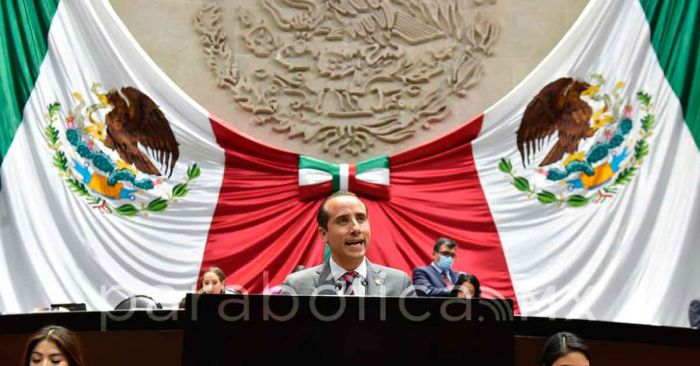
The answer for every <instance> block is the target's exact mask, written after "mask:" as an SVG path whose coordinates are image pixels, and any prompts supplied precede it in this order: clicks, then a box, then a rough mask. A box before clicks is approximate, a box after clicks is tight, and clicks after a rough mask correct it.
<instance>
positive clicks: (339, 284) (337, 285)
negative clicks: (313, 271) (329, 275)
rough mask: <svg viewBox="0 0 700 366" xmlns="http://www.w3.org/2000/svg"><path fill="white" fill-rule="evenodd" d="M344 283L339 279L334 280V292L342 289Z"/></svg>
mask: <svg viewBox="0 0 700 366" xmlns="http://www.w3.org/2000/svg"><path fill="white" fill-rule="evenodd" d="M344 284H345V282H343V281H341V280H340V279H337V280H335V291H336V292H338V291H341V290H342V289H343V285H344Z"/></svg>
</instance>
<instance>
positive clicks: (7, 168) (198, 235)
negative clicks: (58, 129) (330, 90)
mask: <svg viewBox="0 0 700 366" xmlns="http://www.w3.org/2000/svg"><path fill="white" fill-rule="evenodd" d="M93 82H99V83H101V84H102V85H103V88H104V89H105V90H109V89H111V88H119V87H122V86H127V85H128V86H134V87H136V88H137V89H139V90H141V91H142V92H144V93H145V94H147V95H148V96H150V97H151V99H153V100H154V101H155V102H156V104H158V105H159V107H160V109H161V110H162V111H163V113H164V114H165V116H166V118H167V119H168V120H169V121H170V126H171V128H172V130H173V132H174V134H175V136H176V138H177V141H178V143H179V151H180V159H179V161H178V164H177V165H176V166H175V169H174V172H173V174H172V178H171V179H170V181H171V182H172V184H173V185H174V184H175V183H177V182H180V181H182V180H184V179H185V178H186V176H187V168H188V165H191V164H194V163H197V164H198V166H199V167H200V168H201V176H200V177H199V178H197V179H196V180H195V181H193V182H192V184H191V186H190V190H189V193H188V194H187V195H186V197H183V198H182V199H178V200H177V201H176V202H175V201H171V202H170V204H169V207H168V208H167V209H166V210H165V211H164V212H155V213H151V214H149V215H148V217H144V216H142V215H139V216H137V217H131V218H127V217H121V216H119V215H116V214H100V213H98V212H97V210H96V209H94V208H92V207H90V205H89V204H88V203H87V202H86V201H85V199H83V198H81V197H79V196H78V195H76V194H74V193H72V192H70V190H69V188H68V187H67V185H66V182H65V181H64V179H63V178H62V177H60V176H59V171H58V170H57V169H56V168H55V167H54V166H53V164H52V155H53V153H52V151H51V150H49V148H48V147H47V140H46V138H45V136H44V127H45V125H46V124H47V120H46V117H45V115H46V114H47V107H48V105H49V104H51V103H53V102H59V103H61V106H62V114H63V116H65V114H66V112H67V111H68V110H69V108H71V107H72V106H74V105H75V104H77V102H76V101H75V99H73V97H72V96H71V93H72V92H80V93H81V94H82V95H83V97H84V98H85V99H89V98H93V99H92V102H95V99H94V96H92V95H91V93H90V87H91V84H92V83H93ZM208 117H209V116H208V114H207V112H206V111H205V110H204V109H203V108H201V107H200V106H198V105H197V104H196V103H195V102H194V101H192V100H191V99H190V98H189V97H187V96H186V94H184V93H183V92H182V91H181V90H179V89H178V88H177V87H176V86H175V84H173V83H172V81H170V80H169V79H168V78H167V77H166V76H165V74H164V73H162V72H161V71H160V70H159V69H158V68H157V67H156V66H155V64H154V63H153V62H152V61H151V60H150V59H149V58H148V57H147V56H146V55H145V53H144V52H143V50H141V49H140V48H139V46H138V45H137V44H136V43H135V42H134V40H133V39H132V37H131V36H130V35H129V34H128V33H127V32H126V31H125V28H124V26H123V24H121V22H120V20H119V19H118V17H117V16H116V14H115V13H114V11H113V10H112V9H111V6H110V5H109V3H108V2H107V1H99V2H92V1H64V2H61V3H60V4H59V7H58V10H57V12H56V15H55V17H54V21H53V23H52V26H51V30H50V34H49V51H48V54H47V57H46V59H45V60H44V63H43V64H42V66H41V72H40V75H39V78H38V80H37V82H36V85H35V89H34V91H33V92H32V94H31V96H30V99H29V101H28V103H27V105H26V107H25V110H24V118H23V123H22V125H21V126H20V127H19V131H18V133H17V135H16V136H15V139H14V141H13V144H12V146H11V147H10V150H9V152H8V154H7V156H6V159H5V161H4V162H3V166H2V179H3V189H2V191H1V192H0V212H1V217H2V223H1V227H2V230H1V232H0V244H1V248H2V249H1V250H0V260H2V265H1V266H0V267H2V268H7V269H6V270H3V272H2V273H3V281H0V311H4V312H22V311H29V310H31V309H32V308H33V307H36V306H47V305H48V304H50V303H60V302H86V303H87V305H88V308H89V309H110V308H112V307H113V306H114V305H115V304H116V303H117V302H118V301H119V300H121V299H122V298H123V297H124V296H125V293H126V292H128V293H143V294H148V295H151V296H153V297H154V298H156V299H157V300H159V301H162V302H166V303H168V302H176V301H177V300H178V299H179V298H180V297H182V296H183V294H184V292H185V291H186V290H187V289H190V288H191V287H192V286H193V285H194V283H195V281H196V278H197V275H198V272H199V267H200V265H201V260H202V254H203V250H204V245H205V243H206V239H207V234H208V231H209V226H210V223H211V219H212V215H213V212H214V209H215V206H216V202H217V199H218V192H219V190H220V185H221V181H222V177H223V161H224V156H223V151H222V150H221V149H220V148H219V147H218V145H217V144H216V142H215V139H214V136H213V133H212V130H211V125H210V122H209V118H208ZM64 144H67V142H65V141H64ZM28 197H31V199H27V198H28ZM156 197H157V196H153V195H149V196H148V199H154V198H156ZM5 275H6V277H5ZM117 286H118V287H122V288H123V289H124V292H125V293H118V292H114V290H115V289H116V287H117ZM110 291H111V292H110Z"/></svg>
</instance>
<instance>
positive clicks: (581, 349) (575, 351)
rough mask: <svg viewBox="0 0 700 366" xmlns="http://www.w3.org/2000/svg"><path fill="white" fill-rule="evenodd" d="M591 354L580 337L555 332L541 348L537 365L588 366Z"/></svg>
mask: <svg viewBox="0 0 700 366" xmlns="http://www.w3.org/2000/svg"><path fill="white" fill-rule="evenodd" d="M590 359H591V354H590V351H589V349H588V345H586V344H585V343H584V342H583V340H582V339H581V338H579V337H578V336H577V335H575V334H573V333H568V332H561V333H557V334H555V335H553V336H551V337H549V339H548V340H547V342H546V343H545V344H544V347H543V348H542V354H541V355H540V360H539V362H538V363H537V365H538V366H590Z"/></svg>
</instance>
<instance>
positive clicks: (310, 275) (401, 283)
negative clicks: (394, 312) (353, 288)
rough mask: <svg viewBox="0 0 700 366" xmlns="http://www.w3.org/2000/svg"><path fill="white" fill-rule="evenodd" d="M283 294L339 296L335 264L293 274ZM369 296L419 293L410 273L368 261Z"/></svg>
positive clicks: (413, 295)
mask: <svg viewBox="0 0 700 366" xmlns="http://www.w3.org/2000/svg"><path fill="white" fill-rule="evenodd" d="M282 291H283V293H285V294H292V295H337V293H336V284H335V281H334V279H333V273H331V265H330V264H329V263H328V262H326V263H324V264H322V265H320V266H316V267H312V268H308V269H305V270H303V271H299V272H295V273H292V274H290V275H289V276H287V279H286V280H284V284H282ZM365 295H366V296H395V297H398V296H401V295H403V296H406V297H415V296H416V293H415V291H414V290H413V287H412V286H411V279H410V278H408V275H407V274H406V273H404V272H402V271H399V270H398V269H394V268H389V267H385V266H380V265H378V264H374V263H372V262H370V261H369V260H368V261H367V283H366V289H365Z"/></svg>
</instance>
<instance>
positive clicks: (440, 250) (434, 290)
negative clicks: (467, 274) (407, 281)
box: [413, 238, 459, 297]
mask: <svg viewBox="0 0 700 366" xmlns="http://www.w3.org/2000/svg"><path fill="white" fill-rule="evenodd" d="M455 256H457V243H455V241H454V240H452V239H450V238H438V239H437V240H436V241H435V245H434V246H433V261H432V262H431V263H430V264H429V265H427V266H425V267H417V268H415V269H414V270H413V284H414V285H415V286H416V292H417V293H418V296H431V297H448V296H450V293H451V291H452V289H453V287H454V286H453V285H454V283H455V281H456V280H457V276H458V275H459V272H456V271H454V270H452V269H451V268H450V267H452V262H454V259H455Z"/></svg>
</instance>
